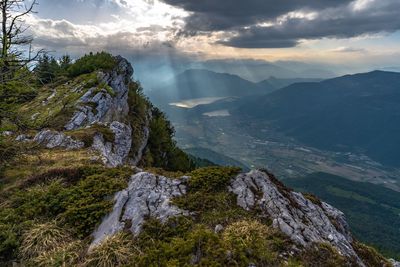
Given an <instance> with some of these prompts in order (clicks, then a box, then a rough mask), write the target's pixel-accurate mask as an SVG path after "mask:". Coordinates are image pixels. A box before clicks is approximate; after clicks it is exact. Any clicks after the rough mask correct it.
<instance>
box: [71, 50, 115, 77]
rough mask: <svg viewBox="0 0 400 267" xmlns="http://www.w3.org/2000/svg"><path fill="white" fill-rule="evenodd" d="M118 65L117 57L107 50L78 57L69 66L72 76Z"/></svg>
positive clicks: (109, 68)
mask: <svg viewBox="0 0 400 267" xmlns="http://www.w3.org/2000/svg"><path fill="white" fill-rule="evenodd" d="M115 66H116V60H115V58H114V57H113V56H112V55H111V54H109V53H106V52H100V53H96V54H93V53H90V54H89V55H85V56H83V57H81V58H80V59H78V60H77V61H76V62H75V63H74V64H72V65H71V66H70V67H69V68H68V73H69V76H70V77H77V76H79V75H82V74H86V73H91V72H93V71H95V70H111V69H112V68H114V67H115Z"/></svg>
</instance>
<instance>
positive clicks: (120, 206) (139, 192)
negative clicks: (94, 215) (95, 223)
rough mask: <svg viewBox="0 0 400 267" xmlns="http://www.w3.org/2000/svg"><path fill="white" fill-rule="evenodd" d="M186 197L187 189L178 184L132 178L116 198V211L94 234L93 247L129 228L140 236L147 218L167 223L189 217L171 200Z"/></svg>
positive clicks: (153, 178) (146, 176)
mask: <svg viewBox="0 0 400 267" xmlns="http://www.w3.org/2000/svg"><path fill="white" fill-rule="evenodd" d="M185 193H186V188H185V186H184V185H183V184H182V182H181V181H179V180H173V179H169V178H166V177H163V176H157V175H154V174H151V173H147V172H140V173H138V174H135V175H133V176H132V177H131V180H130V182H129V186H128V188H127V189H125V190H123V191H120V192H118V193H117V194H116V195H115V197H114V200H115V204H114V208H113V210H112V212H111V213H110V214H109V215H107V216H106V217H105V218H104V219H103V221H102V223H101V224H100V226H99V227H98V228H97V230H96V231H95V232H94V233H93V237H94V240H93V242H92V244H91V246H90V247H91V248H93V247H95V246H96V245H98V244H100V243H101V242H102V241H103V240H104V239H105V238H106V237H107V236H112V235H114V234H116V233H118V232H120V231H122V230H123V229H126V228H128V227H129V230H130V231H131V232H132V233H133V234H134V235H137V234H139V233H140V230H141V227H142V225H143V223H144V221H145V219H146V218H148V217H152V218H156V219H159V220H160V221H162V222H165V221H167V220H168V219H169V218H171V217H175V216H179V215H189V213H188V212H187V211H184V210H181V209H179V208H178V207H176V206H174V205H172V204H171V203H170V202H171V199H172V198H174V197H178V196H181V195H183V194H185Z"/></svg>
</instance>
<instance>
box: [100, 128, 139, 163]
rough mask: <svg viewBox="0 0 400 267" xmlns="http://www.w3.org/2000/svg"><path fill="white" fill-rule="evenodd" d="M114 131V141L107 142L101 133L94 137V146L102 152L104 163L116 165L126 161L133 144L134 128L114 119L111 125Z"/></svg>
mask: <svg viewBox="0 0 400 267" xmlns="http://www.w3.org/2000/svg"><path fill="white" fill-rule="evenodd" d="M110 130H111V131H112V132H113V133H114V141H113V142H106V141H105V140H104V137H103V135H102V134H101V133H97V134H96V135H95V136H94V137H93V145H92V148H93V149H94V150H96V151H98V152H100V154H101V156H102V159H103V162H104V164H106V165H108V166H111V167H116V166H119V165H122V164H124V162H126V160H127V158H128V156H129V151H130V150H131V144H132V129H131V127H130V126H128V125H126V124H124V123H121V122H118V121H114V122H112V123H111V125H110Z"/></svg>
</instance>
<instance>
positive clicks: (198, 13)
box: [163, 0, 351, 31]
mask: <svg viewBox="0 0 400 267" xmlns="http://www.w3.org/2000/svg"><path fill="white" fill-rule="evenodd" d="M163 1H164V2H165V3H168V4H170V5H174V6H178V7H181V8H183V9H185V10H187V11H190V12H194V13H193V14H192V15H191V16H190V17H188V19H187V29H188V30H192V31H195V30H226V29H230V28H235V27H238V26H239V27H240V26H245V25H251V24H254V23H257V22H259V21H264V20H269V19H274V18H276V17H278V16H280V15H283V14H286V13H288V12H290V11H294V10H298V9H312V10H314V9H316V10H319V9H325V8H328V7H336V6H340V5H342V4H348V3H350V2H351V0H278V1H277V0H247V1H243V0H230V1H220V0H202V1H193V0H163Z"/></svg>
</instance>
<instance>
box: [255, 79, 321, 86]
mask: <svg viewBox="0 0 400 267" xmlns="http://www.w3.org/2000/svg"><path fill="white" fill-rule="evenodd" d="M320 81H322V79H314V78H292V79H290V78H289V79H280V78H276V77H274V76H271V77H269V78H268V79H266V80H263V81H261V82H259V83H258V85H260V86H261V87H263V86H272V87H273V88H275V89H281V88H284V87H287V86H289V85H292V84H294V83H304V82H320Z"/></svg>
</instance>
